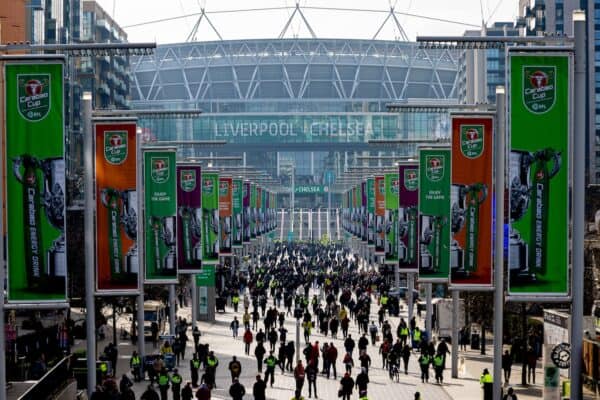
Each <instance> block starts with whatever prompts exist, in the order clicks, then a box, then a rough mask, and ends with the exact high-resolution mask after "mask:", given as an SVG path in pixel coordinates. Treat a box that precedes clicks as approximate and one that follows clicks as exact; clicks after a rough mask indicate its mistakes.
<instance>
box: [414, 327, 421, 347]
mask: <svg viewBox="0 0 600 400" xmlns="http://www.w3.org/2000/svg"><path fill="white" fill-rule="evenodd" d="M419 348H421V330H420V329H419V327H418V326H417V327H415V330H414V331H413V349H419Z"/></svg>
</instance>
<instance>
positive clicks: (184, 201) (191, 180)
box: [177, 163, 202, 274]
mask: <svg viewBox="0 0 600 400" xmlns="http://www.w3.org/2000/svg"><path fill="white" fill-rule="evenodd" d="M177 238H178V240H177V255H178V257H177V264H178V266H179V273H188V274H196V273H198V272H199V271H200V270H201V269H202V167H200V166H199V165H198V164H185V163H178V164H177Z"/></svg>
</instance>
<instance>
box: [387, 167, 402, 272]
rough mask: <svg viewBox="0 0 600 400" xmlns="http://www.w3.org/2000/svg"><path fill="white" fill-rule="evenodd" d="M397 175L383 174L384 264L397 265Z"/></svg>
mask: <svg viewBox="0 0 600 400" xmlns="http://www.w3.org/2000/svg"><path fill="white" fill-rule="evenodd" d="M399 188H400V187H399V181H398V174H385V216H384V218H383V226H384V229H385V262H386V264H397V263H398V228H399V225H398V206H399V200H400V196H399Z"/></svg>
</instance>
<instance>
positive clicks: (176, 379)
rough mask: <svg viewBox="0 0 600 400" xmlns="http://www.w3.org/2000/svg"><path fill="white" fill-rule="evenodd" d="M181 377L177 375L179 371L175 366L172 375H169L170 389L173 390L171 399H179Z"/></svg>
mask: <svg viewBox="0 0 600 400" xmlns="http://www.w3.org/2000/svg"><path fill="white" fill-rule="evenodd" d="M182 381H183V378H182V377H181V375H179V371H178V370H177V368H175V369H174V370H173V375H171V391H172V392H173V400H180V399H181V382H182Z"/></svg>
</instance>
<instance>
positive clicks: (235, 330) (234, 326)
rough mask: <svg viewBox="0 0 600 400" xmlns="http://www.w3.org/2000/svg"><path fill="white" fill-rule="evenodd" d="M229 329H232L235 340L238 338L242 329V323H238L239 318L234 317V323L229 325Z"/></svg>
mask: <svg viewBox="0 0 600 400" xmlns="http://www.w3.org/2000/svg"><path fill="white" fill-rule="evenodd" d="M229 329H231V334H232V335H233V338H234V339H235V338H237V337H238V330H239V329H240V321H238V319H237V317H233V321H231V323H230V324H229Z"/></svg>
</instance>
